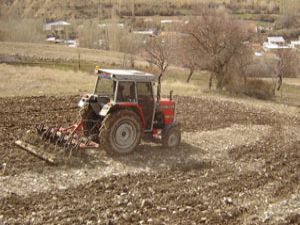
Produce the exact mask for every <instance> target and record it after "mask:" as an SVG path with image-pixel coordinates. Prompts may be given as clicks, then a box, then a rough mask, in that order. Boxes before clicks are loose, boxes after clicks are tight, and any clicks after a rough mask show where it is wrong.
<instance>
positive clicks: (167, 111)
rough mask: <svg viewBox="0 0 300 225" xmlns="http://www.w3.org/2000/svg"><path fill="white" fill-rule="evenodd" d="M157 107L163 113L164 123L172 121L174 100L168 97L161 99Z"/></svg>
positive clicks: (173, 117)
mask: <svg viewBox="0 0 300 225" xmlns="http://www.w3.org/2000/svg"><path fill="white" fill-rule="evenodd" d="M158 108H159V111H161V112H162V113H163V117H164V122H165V124H171V123H173V121H174V119H175V102H174V101H171V100H169V99H161V100H160V102H159V106H158Z"/></svg>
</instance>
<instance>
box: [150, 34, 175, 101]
mask: <svg viewBox="0 0 300 225" xmlns="http://www.w3.org/2000/svg"><path fill="white" fill-rule="evenodd" d="M145 50H146V53H147V61H148V62H149V63H150V65H155V66H156V67H157V68H158V69H159V71H160V72H159V76H158V86H157V100H158V101H159V99H160V86H161V78H162V76H163V74H164V72H165V71H166V69H167V68H168V66H169V64H170V60H171V57H172V52H173V49H172V39H170V38H162V37H151V38H149V39H148V41H147V43H146V46H145Z"/></svg>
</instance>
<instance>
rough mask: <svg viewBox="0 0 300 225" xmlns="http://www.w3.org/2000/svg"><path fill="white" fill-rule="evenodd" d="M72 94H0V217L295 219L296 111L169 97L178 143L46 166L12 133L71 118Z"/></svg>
mask: <svg viewBox="0 0 300 225" xmlns="http://www.w3.org/2000/svg"><path fill="white" fill-rule="evenodd" d="M78 100H79V96H69V97H67V96H65V97H54V96H50V97H45V96H42V97H13V98H0V115H1V116H0V122H1V123H0V124H1V125H0V151H1V154H0V174H1V176H0V190H1V192H0V224H201V223H203V224H299V223H300V201H299V200H300V192H299V190H300V183H299V180H300V179H299V178H300V117H299V115H297V114H286V113H279V112H276V111H274V110H270V109H268V108H262V107H260V108H258V107H254V106H251V105H249V104H241V103H236V102H232V101H226V100H216V99H214V98H207V97H206V98H201V97H178V96H177V97H176V98H175V100H176V101H177V119H178V120H179V121H180V122H181V124H182V132H183V133H182V139H183V141H182V142H183V143H182V144H181V146H180V147H179V148H178V149H176V150H175V149H173V150H172V149H163V148H162V147H161V145H160V144H159V143H148V142H143V143H142V144H141V146H140V147H139V148H138V150H137V151H136V152H135V153H134V154H132V155H129V156H126V157H113V158H111V157H108V156H107V155H106V154H105V153H104V151H102V150H93V151H88V152H86V153H85V154H84V156H85V157H86V158H85V160H83V161H80V162H79V161H78V164H76V163H72V164H70V165H60V166H56V167H53V166H50V165H48V164H46V163H45V162H43V161H41V160H39V159H37V158H35V157H33V156H31V155H30V154H28V153H27V152H25V151H23V150H20V149H19V148H17V147H16V146H15V145H14V141H15V140H16V139H17V138H19V137H21V136H22V134H23V133H24V132H26V131H27V130H29V129H33V128H34V126H35V125H36V124H38V123H40V122H44V123H46V124H54V125H55V124H61V125H66V124H70V123H72V122H73V121H74V120H76V117H77V115H78V109H77V101H78Z"/></svg>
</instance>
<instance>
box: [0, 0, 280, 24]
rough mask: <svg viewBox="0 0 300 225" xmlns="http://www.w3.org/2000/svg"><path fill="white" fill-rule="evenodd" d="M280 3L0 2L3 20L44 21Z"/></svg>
mask: <svg viewBox="0 0 300 225" xmlns="http://www.w3.org/2000/svg"><path fill="white" fill-rule="evenodd" d="M278 1H279V0H276V1H271V0H259V1H257V0H252V1H249V0H243V1H238V3H236V2H235V1H233V0H151V1H147V0H101V1H99V0H90V1H81V0H72V1H71V0H66V1H61V0H2V1H0V17H1V18H43V19H48V20H53V19H72V18H76V19H78V18H81V19H84V18H85V19H86V18H95V17H97V16H102V17H103V18H106V17H108V16H109V15H110V14H111V9H112V6H113V5H115V6H116V9H117V12H118V13H119V14H121V15H123V16H126V15H131V14H132V3H133V2H135V15H137V16H139V15H146V16H147V15H148V16H149V15H162V16H172V15H180V14H181V15H182V14H186V13H188V12H190V11H191V10H193V9H194V8H195V5H196V4H199V3H217V4H225V5H226V6H227V7H229V8H234V9H236V7H237V6H238V7H245V8H246V9H247V10H248V9H250V10H251V9H252V10H253V8H257V9H259V10H265V9H266V8H268V7H269V6H271V7H274V6H278V3H274V2H278Z"/></svg>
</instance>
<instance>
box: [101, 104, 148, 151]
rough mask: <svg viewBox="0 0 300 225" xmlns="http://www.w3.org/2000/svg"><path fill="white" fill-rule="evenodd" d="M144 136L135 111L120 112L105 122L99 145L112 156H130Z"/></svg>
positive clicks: (112, 114) (107, 118)
mask: <svg viewBox="0 0 300 225" xmlns="http://www.w3.org/2000/svg"><path fill="white" fill-rule="evenodd" d="M142 134H143V128H142V123H141V119H140V117H139V116H138V115H137V114H136V113H135V112H133V111H130V110H120V111H117V112H114V113H111V114H109V115H107V117H106V118H105V119H104V120H103V122H102V126H101V128H100V132H99V143H100V146H101V147H102V148H104V150H105V151H106V152H107V153H108V154H110V155H116V154H117V155H124V154H129V153H131V152H133V151H134V150H135V149H136V147H137V146H138V145H139V143H140V141H141V137H142Z"/></svg>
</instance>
